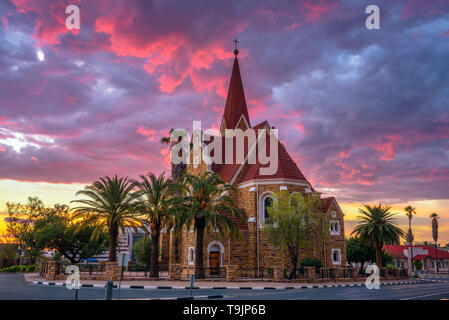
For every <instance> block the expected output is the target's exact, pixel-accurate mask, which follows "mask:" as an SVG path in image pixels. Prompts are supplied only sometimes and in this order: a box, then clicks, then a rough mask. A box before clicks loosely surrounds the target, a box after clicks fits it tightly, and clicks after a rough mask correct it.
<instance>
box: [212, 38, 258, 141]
mask: <svg viewBox="0 0 449 320" xmlns="http://www.w3.org/2000/svg"><path fill="white" fill-rule="evenodd" d="M234 42H235V44H236V47H235V50H234V54H235V58H234V66H233V67H232V74H231V81H230V82H229V90H228V98H227V99H226V107H225V110H224V114H223V119H222V121H221V127H220V132H221V133H222V134H223V133H224V129H236V128H237V127H238V128H240V129H242V130H246V129H248V128H250V127H251V125H250V122H249V116H248V109H247V107H246V100H245V93H244V91H243V83H242V78H241V76H240V68H239V62H238V59H237V55H238V53H239V52H238V50H237V40H234Z"/></svg>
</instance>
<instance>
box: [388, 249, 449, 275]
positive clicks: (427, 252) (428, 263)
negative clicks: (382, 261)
mask: <svg viewBox="0 0 449 320" xmlns="http://www.w3.org/2000/svg"><path fill="white" fill-rule="evenodd" d="M384 249H385V251H387V252H388V253H389V254H391V255H392V256H393V257H394V264H395V265H396V266H397V267H400V268H405V269H409V251H410V246H408V245H384ZM413 261H422V270H423V271H424V272H430V273H435V272H436V269H437V264H438V271H439V272H440V273H448V272H449V252H447V251H445V250H441V249H438V250H437V249H435V247H432V246H427V245H414V246H413Z"/></svg>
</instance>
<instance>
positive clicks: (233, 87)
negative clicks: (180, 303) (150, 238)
mask: <svg viewBox="0 0 449 320" xmlns="http://www.w3.org/2000/svg"><path fill="white" fill-rule="evenodd" d="M234 53H235V59H234V65H233V68H232V74H231V80H230V83H229V90H228V96H227V100H226V106H225V110H224V114H223V118H222V121H221V127H220V132H221V137H220V136H219V137H215V138H222V137H224V130H225V129H236V128H239V129H241V130H243V131H245V130H247V129H249V128H252V129H256V131H257V129H262V128H266V129H267V131H269V129H270V128H272V127H271V126H270V125H271V124H270V123H269V122H268V120H266V121H263V122H261V123H258V124H255V125H253V124H252V123H251V120H250V118H249V115H248V109H247V104H246V100H245V93H244V88H243V82H242V78H241V73H240V68H239V62H238V59H237V55H238V51H237V50H236V51H234ZM276 141H277V144H278V155H277V171H276V172H275V173H274V174H271V175H263V174H261V171H260V168H261V167H263V166H264V165H262V164H260V163H259V160H258V159H257V160H256V162H255V163H248V161H245V162H243V163H231V164H229V163H222V164H216V163H213V164H211V165H209V166H208V165H206V164H205V163H204V162H203V163H201V164H200V165H199V166H197V167H195V166H194V165H193V164H192V163H191V164H189V165H188V166H187V172H189V173H191V174H201V173H203V172H205V171H206V170H211V171H213V172H215V173H217V174H218V175H220V177H221V178H222V179H223V180H224V181H225V182H226V183H228V184H232V185H234V186H235V187H236V190H237V191H236V192H235V193H234V194H232V195H231V196H233V198H234V200H235V203H236V204H237V206H238V207H239V208H240V209H241V210H243V211H244V212H245V215H246V217H245V221H244V222H243V223H242V222H241V221H237V220H236V223H238V225H239V228H240V230H241V234H242V239H241V240H232V239H229V238H228V237H223V236H220V234H218V233H215V232H206V233H205V240H204V243H203V248H204V253H203V257H204V268H205V273H206V276H208V275H209V276H213V275H214V274H215V275H220V274H221V273H222V270H227V269H232V270H236V271H235V272H236V277H237V278H238V277H244V276H245V275H246V276H247V277H253V276H255V273H257V272H256V271H257V270H271V271H272V270H273V268H280V269H282V270H284V272H285V270H287V269H290V266H291V263H290V259H289V256H288V253H287V252H285V251H284V250H281V248H278V247H275V246H273V245H271V244H269V243H267V241H266V239H265V237H264V236H263V233H262V228H263V224H264V221H265V219H266V218H267V215H268V212H267V207H268V206H269V205H270V203H271V198H272V196H273V193H274V192H279V191H280V190H287V191H288V192H290V193H295V192H296V193H301V194H303V195H305V194H307V193H314V194H315V195H316V196H318V197H321V195H320V193H319V192H317V191H316V190H315V189H314V188H313V186H312V185H311V183H310V182H309V181H308V180H307V179H306V178H305V176H304V175H303V173H302V172H301V171H300V170H299V168H298V166H297V164H296V163H295V162H294V161H293V159H292V158H291V157H290V155H289V153H288V152H287V150H286V148H285V146H284V145H283V144H282V143H280V142H279V141H278V140H277V139H276ZM267 147H268V144H267ZM245 150H246V151H245V152H248V150H247V148H245ZM321 203H322V219H321V220H322V226H318V227H317V233H316V237H317V238H316V239H313V240H314V241H313V243H314V245H313V247H312V248H310V249H307V250H304V252H300V254H299V258H298V267H299V262H300V261H301V260H302V259H304V258H305V257H309V258H318V259H320V260H321V262H322V267H323V268H339V267H345V266H346V249H345V239H344V214H343V212H342V211H341V209H340V207H339V205H338V203H337V200H336V199H335V198H334V197H321ZM323 233H324V234H325V236H323ZM177 242H178V244H177V248H178V250H174V235H173V234H172V233H165V234H163V235H162V237H161V262H162V263H163V264H166V265H167V264H168V265H177V266H178V267H179V270H180V273H181V277H182V278H186V277H188V275H189V274H191V270H193V268H194V263H195V257H194V255H195V242H196V237H195V233H194V230H193V228H192V229H191V230H186V228H185V230H183V232H182V234H181V235H180V236H179V237H178V241H177ZM175 251H176V253H175ZM189 270H190V271H189ZM239 270H240V271H239ZM228 272H229V271H228Z"/></svg>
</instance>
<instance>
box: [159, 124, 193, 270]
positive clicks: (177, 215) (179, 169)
mask: <svg viewBox="0 0 449 320" xmlns="http://www.w3.org/2000/svg"><path fill="white" fill-rule="evenodd" d="M174 131H175V129H173V128H171V129H170V130H169V133H168V136H166V137H162V138H161V143H162V144H165V145H169V146H170V155H171V149H172V148H173V147H174V146H175V145H177V144H178V143H179V142H181V141H182V134H181V132H180V131H175V133H179V136H178V140H177V141H176V142H173V141H171V139H170V136H171V134H172V133H173V132H174ZM178 156H179V157H180V156H181V150H180V151H179V152H178ZM186 169H187V164H185V163H183V162H181V163H179V164H174V163H173V161H171V179H172V181H173V182H176V181H178V180H179V178H180V177H181V176H182V175H183V174H184V172H185V170H186ZM171 218H172V219H171V221H172V224H171V226H170V228H169V229H172V228H173V236H174V239H173V256H174V260H175V262H178V261H179V235H180V233H181V231H182V227H183V225H184V224H183V223H184V222H183V220H184V218H183V213H182V211H174V212H173V213H172V215H171Z"/></svg>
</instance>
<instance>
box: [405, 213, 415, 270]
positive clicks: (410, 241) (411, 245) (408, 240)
mask: <svg viewBox="0 0 449 320" xmlns="http://www.w3.org/2000/svg"><path fill="white" fill-rule="evenodd" d="M404 211H405V215H406V216H407V218H408V233H407V242H408V243H409V244H410V259H411V260H410V261H413V240H414V237H413V232H412V218H413V215H414V214H416V209H415V208H413V207H412V206H407V207H406V208H405V209H404ZM412 271H413V263H412Z"/></svg>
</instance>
